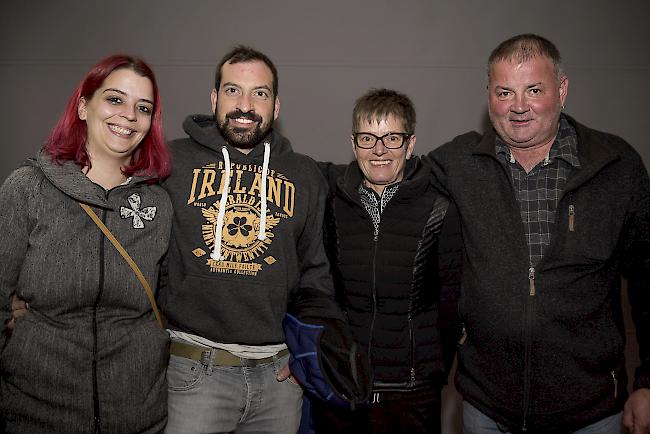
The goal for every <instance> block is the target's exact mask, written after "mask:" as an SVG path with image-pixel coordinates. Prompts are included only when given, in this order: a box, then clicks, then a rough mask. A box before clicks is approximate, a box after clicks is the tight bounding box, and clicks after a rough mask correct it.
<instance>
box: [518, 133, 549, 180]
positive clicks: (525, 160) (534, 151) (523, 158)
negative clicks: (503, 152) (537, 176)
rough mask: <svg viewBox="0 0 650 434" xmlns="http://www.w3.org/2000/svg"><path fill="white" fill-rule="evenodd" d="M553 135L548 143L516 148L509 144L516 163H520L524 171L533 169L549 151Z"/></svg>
mask: <svg viewBox="0 0 650 434" xmlns="http://www.w3.org/2000/svg"><path fill="white" fill-rule="evenodd" d="M554 141H555V137H553V139H552V140H551V141H549V142H548V143H546V144H544V145H540V146H532V147H530V148H516V147H514V146H509V148H510V152H511V153H512V156H513V157H514V159H515V160H517V163H519V164H521V167H523V168H524V170H525V171H526V173H528V172H530V171H531V170H533V168H534V167H535V166H537V165H538V164H539V163H540V162H542V161H543V160H544V158H546V156H547V155H548V154H549V152H551V147H553V142H554Z"/></svg>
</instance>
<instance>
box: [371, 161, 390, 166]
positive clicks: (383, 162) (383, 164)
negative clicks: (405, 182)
mask: <svg viewBox="0 0 650 434" xmlns="http://www.w3.org/2000/svg"><path fill="white" fill-rule="evenodd" d="M390 163H391V161H390V160H370V165H371V166H375V167H384V166H388V165H389V164H390Z"/></svg>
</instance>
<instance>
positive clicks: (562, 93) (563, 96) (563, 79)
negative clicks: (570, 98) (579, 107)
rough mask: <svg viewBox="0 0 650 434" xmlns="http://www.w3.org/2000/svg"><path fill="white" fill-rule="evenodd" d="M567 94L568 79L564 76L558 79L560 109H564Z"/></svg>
mask: <svg viewBox="0 0 650 434" xmlns="http://www.w3.org/2000/svg"><path fill="white" fill-rule="evenodd" d="M568 94H569V77H567V76H566V75H564V76H562V77H560V102H561V103H562V107H564V101H566V97H567V95H568Z"/></svg>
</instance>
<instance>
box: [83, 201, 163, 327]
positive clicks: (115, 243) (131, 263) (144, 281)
mask: <svg viewBox="0 0 650 434" xmlns="http://www.w3.org/2000/svg"><path fill="white" fill-rule="evenodd" d="M79 206H81V207H82V208H83V210H84V211H86V214H88V215H89V216H90V218H91V219H92V220H93V221H94V222H95V224H96V225H97V226H98V227H99V229H101V231H102V232H103V233H104V235H106V238H108V239H109V241H110V242H111V243H112V244H113V246H115V248H116V249H117V251H118V252H120V255H122V257H123V258H124V260H125V261H126V262H127V264H129V266H130V267H131V269H132V270H133V272H134V273H135V275H136V277H137V278H138V280H139V281H140V283H141V284H142V287H143V288H144V291H145V292H146V293H147V297H148V298H149V302H150V303H151V307H152V308H153V314H154V315H155V316H156V321H158V325H159V326H160V327H161V328H164V327H163V323H162V318H161V317H160V312H159V311H158V305H157V304H156V299H155V297H154V295H153V291H152V290H151V286H149V283H148V282H147V279H145V278H144V276H143V275H142V271H140V267H138V264H136V263H135V261H134V260H133V258H131V255H129V254H128V253H127V251H126V250H125V249H124V247H122V244H120V242H119V241H117V238H115V236H113V233H112V232H111V231H110V230H109V229H108V228H107V227H106V225H105V224H104V222H102V221H101V220H100V219H99V217H97V214H95V211H93V210H92V209H91V208H90V207H89V206H88V205H86V204H85V203H81V202H80V203H79Z"/></svg>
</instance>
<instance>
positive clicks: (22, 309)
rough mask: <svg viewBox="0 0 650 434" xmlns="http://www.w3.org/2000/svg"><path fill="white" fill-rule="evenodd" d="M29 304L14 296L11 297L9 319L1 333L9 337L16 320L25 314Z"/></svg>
mask: <svg viewBox="0 0 650 434" xmlns="http://www.w3.org/2000/svg"><path fill="white" fill-rule="evenodd" d="M27 309H29V304H28V303H27V302H26V301H25V300H23V299H22V298H20V297H18V296H17V295H16V294H14V295H12V296H11V318H9V319H8V320H7V321H5V324H4V328H3V330H2V332H3V333H4V334H5V335H7V336H9V335H11V332H13V330H14V327H15V326H16V320H18V318H20V317H21V316H23V315H25V314H26V313H27Z"/></svg>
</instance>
